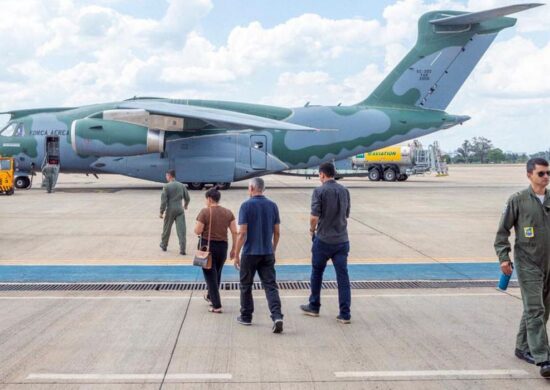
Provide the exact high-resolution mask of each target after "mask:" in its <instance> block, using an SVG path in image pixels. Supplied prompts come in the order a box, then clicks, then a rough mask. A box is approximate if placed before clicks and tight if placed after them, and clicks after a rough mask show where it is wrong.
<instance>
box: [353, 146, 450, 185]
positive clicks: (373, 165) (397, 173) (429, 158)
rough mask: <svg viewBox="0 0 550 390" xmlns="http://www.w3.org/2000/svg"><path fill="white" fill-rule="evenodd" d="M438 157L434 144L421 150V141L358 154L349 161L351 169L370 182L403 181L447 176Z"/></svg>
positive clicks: (439, 153) (439, 152)
mask: <svg viewBox="0 0 550 390" xmlns="http://www.w3.org/2000/svg"><path fill="white" fill-rule="evenodd" d="M441 154H442V153H441V150H440V149H439V144H438V143H437V142H434V143H433V144H432V145H429V146H428V148H427V149H424V148H423V147H422V143H420V141H418V140H414V141H412V142H411V143H409V144H408V145H396V146H389V147H386V148H383V149H378V150H374V151H372V152H368V153H363V154H358V155H356V156H354V157H352V158H351V167H352V169H353V170H356V171H363V172H364V171H366V172H367V176H368V178H369V179H370V180H372V181H378V180H384V181H396V180H397V181H404V180H407V179H408V177H409V176H411V175H421V174H424V173H429V172H437V174H438V175H446V174H447V166H446V164H445V163H444V162H443V161H442V157H441Z"/></svg>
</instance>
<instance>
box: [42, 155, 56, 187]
mask: <svg viewBox="0 0 550 390" xmlns="http://www.w3.org/2000/svg"><path fill="white" fill-rule="evenodd" d="M42 175H43V176H44V186H45V187H46V191H48V194H51V193H52V191H53V187H54V181H55V176H56V167H55V166H54V165H53V164H50V163H49V162H48V163H47V164H46V165H44V168H42Z"/></svg>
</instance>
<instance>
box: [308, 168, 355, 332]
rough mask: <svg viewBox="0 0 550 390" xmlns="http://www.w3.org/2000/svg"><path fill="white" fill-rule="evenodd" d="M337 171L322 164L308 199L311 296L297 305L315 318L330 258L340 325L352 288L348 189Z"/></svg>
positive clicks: (345, 318)
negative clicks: (316, 186)
mask: <svg viewBox="0 0 550 390" xmlns="http://www.w3.org/2000/svg"><path fill="white" fill-rule="evenodd" d="M335 175H336V170H335V169H334V165H333V164H331V163H324V164H321V166H320V167H319V179H320V180H321V183H323V184H322V185H321V186H320V187H318V188H316V189H315V191H313V196H312V198H311V217H310V233H311V236H312V238H313V247H312V249H311V253H312V258H311V265H312V270H311V295H310V297H309V304H307V305H302V306H300V308H301V309H302V310H303V311H304V314H307V315H310V316H313V317H318V316H319V309H320V308H321V284H322V282H323V273H324V272H325V268H326V266H327V262H328V260H332V263H333V264H334V269H335V271H336V280H337V282H338V302H339V304H340V314H339V315H338V317H336V319H337V320H338V322H341V323H343V324H349V323H350V322H351V314H350V306H351V289H350V283H349V276H348V253H349V238H348V229H347V227H348V221H347V219H348V218H349V213H350V195H349V191H348V190H347V188H345V187H344V186H342V185H340V184H338V183H337V182H336V181H335V180H334V176H335Z"/></svg>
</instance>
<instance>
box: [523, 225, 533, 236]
mask: <svg viewBox="0 0 550 390" xmlns="http://www.w3.org/2000/svg"><path fill="white" fill-rule="evenodd" d="M523 234H524V236H525V238H533V237H535V229H534V228H533V227H524V228H523Z"/></svg>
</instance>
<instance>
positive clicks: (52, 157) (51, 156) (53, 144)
mask: <svg viewBox="0 0 550 390" xmlns="http://www.w3.org/2000/svg"><path fill="white" fill-rule="evenodd" d="M59 154H60V153H59V137H46V161H45V162H46V163H48V164H52V165H59V157H60V156H59Z"/></svg>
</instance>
